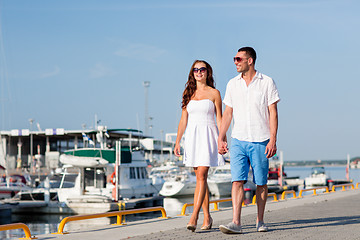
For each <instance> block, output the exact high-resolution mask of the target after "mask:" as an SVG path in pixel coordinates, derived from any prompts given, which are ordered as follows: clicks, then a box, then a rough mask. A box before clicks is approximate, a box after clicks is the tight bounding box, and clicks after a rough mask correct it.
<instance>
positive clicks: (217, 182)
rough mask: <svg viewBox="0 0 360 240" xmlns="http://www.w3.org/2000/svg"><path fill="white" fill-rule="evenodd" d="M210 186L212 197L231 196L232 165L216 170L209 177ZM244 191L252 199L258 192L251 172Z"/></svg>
mask: <svg viewBox="0 0 360 240" xmlns="http://www.w3.org/2000/svg"><path fill="white" fill-rule="evenodd" d="M208 186H209V191H210V194H211V195H215V196H230V195H231V187H232V183H231V170H230V164H226V165H224V166H219V167H216V168H214V170H213V172H212V173H211V174H209V176H208ZM244 190H245V194H246V195H247V196H246V198H250V197H251V196H252V195H254V192H255V191H256V185H255V184H254V182H253V181H252V172H251V171H250V172H249V177H248V181H247V182H246V183H245V185H244ZM248 195H249V196H248Z"/></svg>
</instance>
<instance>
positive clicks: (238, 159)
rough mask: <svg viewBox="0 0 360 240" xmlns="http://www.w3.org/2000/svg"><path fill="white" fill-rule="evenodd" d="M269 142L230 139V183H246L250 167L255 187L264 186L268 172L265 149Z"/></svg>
mask: <svg viewBox="0 0 360 240" xmlns="http://www.w3.org/2000/svg"><path fill="white" fill-rule="evenodd" d="M268 142H269V140H266V141H264V142H245V141H240V140H237V139H236V138H232V139H231V148H230V168H231V181H232V182H235V181H245V182H246V181H247V179H248V175H249V168H250V165H251V167H252V169H253V181H254V183H255V184H256V185H260V186H262V185H266V184H267V179H268V172H269V160H268V159H267V158H266V154H265V149H266V145H267V144H268Z"/></svg>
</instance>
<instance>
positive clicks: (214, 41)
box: [0, 0, 360, 160]
mask: <svg viewBox="0 0 360 240" xmlns="http://www.w3.org/2000/svg"><path fill="white" fill-rule="evenodd" d="M359 12H360V3H359V2H358V1H355V0H354V1H351V0H344V1H331V0H330V1H316V0H299V1H285V0H284V1H282V0H279V1H268V0H264V1H250V0H249V1H212V0H207V1H115V0H114V1H110V0H109V1H100V0H97V1H94V0H86V1H85V0H83V1H68V0H65V1H46V0H33V1H29V0H1V1H0V20H1V32H2V36H1V37H2V45H1V77H2V84H1V101H2V104H1V108H2V109H1V115H2V117H1V129H3V130H10V129H23V128H29V125H30V124H29V121H28V119H29V118H33V119H34V120H35V122H38V123H39V124H40V125H41V128H42V129H45V128H65V129H81V126H82V124H86V125H87V128H90V127H92V126H94V116H95V114H97V116H98V119H100V120H101V124H104V125H107V126H108V127H109V128H138V127H140V128H141V129H142V130H143V129H144V105H145V104H144V102H145V101H144V88H143V86H142V82H143V81H150V82H151V83H150V88H149V115H150V116H151V117H153V120H152V121H151V124H152V125H153V128H152V129H151V133H152V135H154V136H155V137H160V131H161V130H163V131H164V132H165V133H167V132H176V130H177V125H178V121H179V119H180V114H181V109H180V102H181V95H182V91H183V89H184V84H185V82H186V80H187V75H188V71H189V69H190V66H191V64H192V62H193V61H194V60H195V59H204V60H206V61H208V62H209V63H210V64H211V65H212V67H213V69H214V74H215V81H216V86H217V88H218V89H219V90H220V92H221V95H222V97H223V96H224V94H225V87H226V84H227V82H228V80H229V79H231V78H232V77H234V76H235V75H237V72H236V69H235V66H234V64H233V61H232V57H233V56H234V55H235V54H236V52H237V49H238V48H240V47H242V46H252V47H254V48H255V50H256V51H257V53H258V60H257V64H256V69H257V70H259V71H260V72H262V73H264V74H266V75H269V76H271V77H272V78H274V80H275V82H276V84H277V86H278V89H279V92H280V97H281V102H280V103H279V105H278V110H279V132H278V149H280V150H282V151H283V152H284V158H285V160H317V159H322V160H325V159H345V158H346V154H348V153H349V154H350V155H351V156H352V157H354V156H359V155H360V127H359V119H360V111H359V110H360V107H359V89H360V81H359V77H358V76H357V74H356V71H357V69H359V67H360V61H359V60H358V57H359V56H360V47H359V38H360V31H359V29H360V15H359V14H358V13H359Z"/></svg>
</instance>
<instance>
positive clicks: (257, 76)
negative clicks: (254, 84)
mask: <svg viewBox="0 0 360 240" xmlns="http://www.w3.org/2000/svg"><path fill="white" fill-rule="evenodd" d="M236 78H237V79H238V80H241V78H242V73H240V74H239V75H237V77H236ZM262 78H263V75H262V74H261V73H260V72H259V71H256V74H255V76H254V80H255V79H262Z"/></svg>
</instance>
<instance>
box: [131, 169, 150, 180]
mask: <svg viewBox="0 0 360 240" xmlns="http://www.w3.org/2000/svg"><path fill="white" fill-rule="evenodd" d="M146 178H147V171H146V168H145V167H130V179H146Z"/></svg>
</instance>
